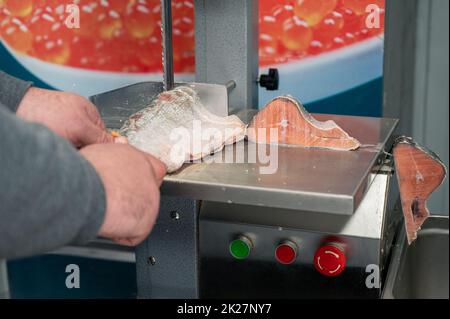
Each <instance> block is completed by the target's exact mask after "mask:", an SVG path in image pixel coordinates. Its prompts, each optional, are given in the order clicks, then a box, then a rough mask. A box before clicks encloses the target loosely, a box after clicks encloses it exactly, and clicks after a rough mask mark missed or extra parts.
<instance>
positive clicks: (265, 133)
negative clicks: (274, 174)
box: [247, 96, 361, 151]
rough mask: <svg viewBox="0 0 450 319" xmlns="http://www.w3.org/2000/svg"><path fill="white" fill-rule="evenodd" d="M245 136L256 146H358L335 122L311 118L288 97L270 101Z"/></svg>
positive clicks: (345, 148) (344, 148)
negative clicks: (264, 144)
mask: <svg viewBox="0 0 450 319" xmlns="http://www.w3.org/2000/svg"><path fill="white" fill-rule="evenodd" d="M247 135H248V139H249V140H251V141H253V142H257V143H267V144H280V145H298V146H301V147H313V148H316V147H317V148H325V149H333V150H348V151H350V150H356V149H357V148H359V147H360V145H361V144H360V143H359V142H358V140H356V139H355V138H353V137H351V136H349V135H348V134H347V133H346V132H345V131H344V130H343V129H342V128H340V127H339V126H338V125H337V124H336V123H335V122H334V121H331V120H330V121H326V122H320V121H317V120H316V119H314V118H313V117H312V116H311V115H310V114H309V113H308V112H307V111H306V109H305V108H304V107H303V105H302V104H301V103H300V102H298V101H297V100H296V99H294V98H293V97H291V96H280V97H277V98H275V99H273V100H272V101H270V102H269V103H268V104H267V105H266V106H265V107H264V108H263V109H262V110H261V111H260V112H259V113H258V114H256V116H255V117H254V118H253V120H252V122H251V123H250V126H249V128H248V130H247Z"/></svg>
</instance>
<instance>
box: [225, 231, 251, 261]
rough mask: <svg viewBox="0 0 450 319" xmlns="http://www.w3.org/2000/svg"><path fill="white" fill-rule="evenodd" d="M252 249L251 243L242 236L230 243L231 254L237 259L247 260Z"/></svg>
mask: <svg viewBox="0 0 450 319" xmlns="http://www.w3.org/2000/svg"><path fill="white" fill-rule="evenodd" d="M251 248H252V243H251V241H250V240H249V239H248V238H247V237H244V236H241V237H239V238H237V239H235V240H233V241H232V242H231V243H230V253H231V255H232V256H233V257H234V258H236V259H245V258H247V257H248V255H249V254H250V250H251Z"/></svg>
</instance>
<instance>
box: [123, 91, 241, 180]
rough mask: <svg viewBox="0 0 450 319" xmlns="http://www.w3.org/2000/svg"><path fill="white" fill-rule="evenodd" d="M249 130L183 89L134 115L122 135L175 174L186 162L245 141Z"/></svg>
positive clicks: (125, 124)
mask: <svg viewBox="0 0 450 319" xmlns="http://www.w3.org/2000/svg"><path fill="white" fill-rule="evenodd" d="M245 128H246V126H245V124H244V123H243V122H242V121H241V120H240V119H239V118H238V117H237V116H235V115H231V116H226V117H221V116H216V115H214V114H212V113H211V112H209V111H208V110H207V109H206V108H205V107H204V106H203V104H202V103H201V101H200V99H199V97H198V95H197V93H196V92H195V91H194V90H193V89H192V88H190V87H189V86H181V87H177V88H175V89H174V90H171V91H166V92H163V93H161V94H159V95H158V96H157V98H156V99H155V100H154V101H153V102H152V103H151V105H149V106H148V107H146V108H144V109H142V110H141V111H139V112H137V113H135V114H133V115H131V116H130V117H129V118H128V120H127V121H126V122H125V123H124V125H123V127H122V128H121V130H120V132H119V133H120V135H121V136H122V137H124V138H126V139H127V140H128V143H129V144H131V145H133V146H135V147H136V148H138V149H140V150H141V151H144V152H147V153H149V154H151V155H153V156H155V157H156V158H158V159H159V160H161V161H162V162H163V163H164V164H165V165H166V167H167V171H168V172H169V173H172V172H175V171H176V170H178V169H179V168H180V167H181V166H182V165H183V163H185V162H189V161H195V160H199V159H201V158H203V157H205V156H208V155H210V154H211V153H215V152H218V151H221V150H222V149H223V147H224V146H225V145H227V144H233V143H235V142H237V141H240V140H242V139H244V138H245Z"/></svg>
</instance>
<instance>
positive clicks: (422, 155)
mask: <svg viewBox="0 0 450 319" xmlns="http://www.w3.org/2000/svg"><path fill="white" fill-rule="evenodd" d="M393 153H394V160H395V168H396V172H397V178H398V183H399V187H400V197H401V201H402V210H403V215H404V217H405V228H406V234H407V237H408V243H409V244H411V243H412V242H413V241H414V240H415V239H416V238H417V232H418V231H419V230H420V228H421V227H422V225H423V223H424V222H425V220H426V219H427V218H428V217H429V216H430V212H429V211H428V209H427V206H426V202H427V200H428V198H429V197H430V195H431V194H432V193H433V191H434V190H435V189H436V188H438V187H439V186H440V185H441V184H442V183H443V182H444V179H445V177H446V175H447V169H446V167H445V165H444V164H443V163H442V161H441V160H440V159H439V157H438V156H437V155H436V154H434V153H433V152H431V151H429V150H427V149H426V148H425V147H423V146H420V145H419V144H417V143H416V142H414V141H413V140H412V139H411V138H408V137H400V138H398V139H397V140H396V142H395V146H394V151H393Z"/></svg>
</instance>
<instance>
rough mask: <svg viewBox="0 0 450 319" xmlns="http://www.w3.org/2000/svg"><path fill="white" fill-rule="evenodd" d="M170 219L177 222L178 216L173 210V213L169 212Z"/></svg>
mask: <svg viewBox="0 0 450 319" xmlns="http://www.w3.org/2000/svg"><path fill="white" fill-rule="evenodd" d="M170 218H172V219H173V220H179V219H180V214H179V213H178V212H177V211H175V210H174V211H172V212H170Z"/></svg>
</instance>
